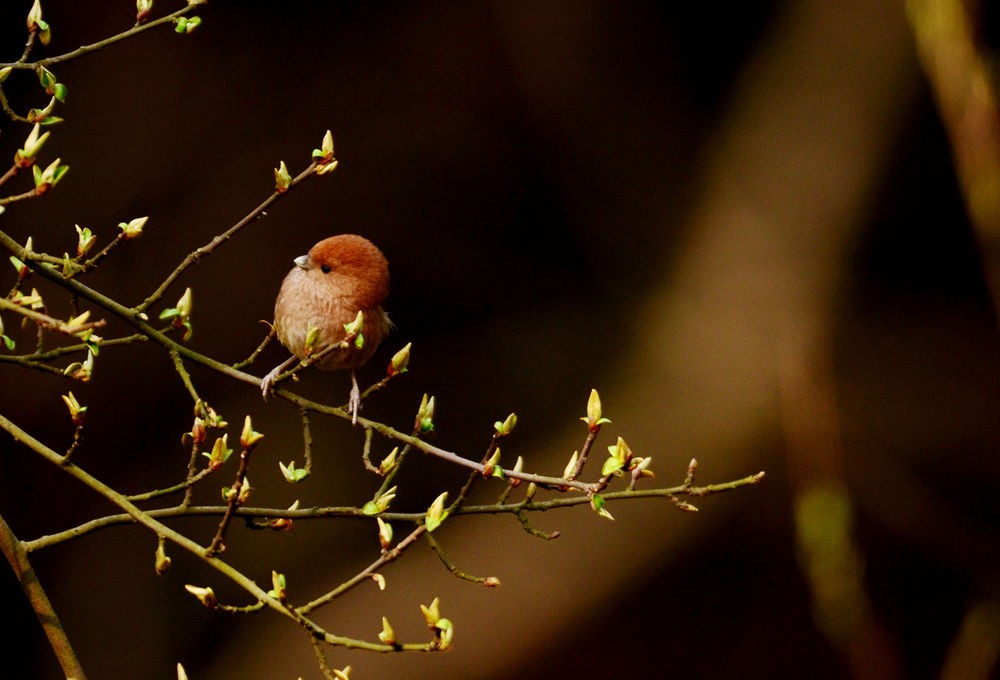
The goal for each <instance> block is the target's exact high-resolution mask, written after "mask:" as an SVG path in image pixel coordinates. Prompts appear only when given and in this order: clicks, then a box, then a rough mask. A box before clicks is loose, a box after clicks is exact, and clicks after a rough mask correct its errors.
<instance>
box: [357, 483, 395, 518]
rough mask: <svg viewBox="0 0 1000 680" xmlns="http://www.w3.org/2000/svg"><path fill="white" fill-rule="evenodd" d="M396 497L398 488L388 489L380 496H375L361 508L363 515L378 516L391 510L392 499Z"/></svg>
mask: <svg viewBox="0 0 1000 680" xmlns="http://www.w3.org/2000/svg"><path fill="white" fill-rule="evenodd" d="M395 497H396V487H392V488H390V489H386V490H385V491H383V492H382V493H380V494H379V495H377V496H375V498H373V499H372V500H370V501H368V502H367V503H365V504H364V506H363V507H362V508H361V514H363V515H369V516H371V515H378V514H380V513H383V512H385V511H386V510H388V509H389V504H390V503H392V499H393V498H395Z"/></svg>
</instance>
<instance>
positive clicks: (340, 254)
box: [261, 234, 391, 422]
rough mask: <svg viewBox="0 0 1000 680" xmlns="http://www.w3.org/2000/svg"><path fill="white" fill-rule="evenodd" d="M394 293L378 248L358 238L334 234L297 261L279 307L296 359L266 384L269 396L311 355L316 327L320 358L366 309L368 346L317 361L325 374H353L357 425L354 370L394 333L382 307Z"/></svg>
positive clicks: (280, 329)
mask: <svg viewBox="0 0 1000 680" xmlns="http://www.w3.org/2000/svg"><path fill="white" fill-rule="evenodd" d="M388 295H389V264H388V262H386V259H385V257H384V256H383V255H382V252H381V251H380V250H379V249H378V248H376V247H375V246H374V245H373V244H372V243H371V242H370V241H368V240H367V239H365V238H363V237H361V236H357V235H356V234H341V235H338V236H331V237H330V238H327V239H324V240H322V241H320V242H319V243H317V244H316V245H314V246H313V247H312V249H311V250H310V251H309V254H308V255H302V256H301V257H297V258H295V267H293V268H292V270H291V271H290V272H288V275H287V276H285V280H284V281H283V282H282V284H281V290H280V291H279V292H278V299H277V300H276V301H275V303H274V330H275V333H276V334H277V336H278V340H280V341H281V344H282V345H284V346H285V347H287V348H288V349H289V351H291V352H292V354H293V356H292V357H290V358H289V359H288V360H287V361H285V362H284V363H283V364H281V365H280V366H277V367H275V369H274V370H272V371H271V372H270V373H268V374H267V375H266V376H265V377H264V379H263V380H262V381H261V391H262V392H263V394H264V398H265V399H266V398H267V394H268V391H269V390H270V388H271V383H272V382H274V379H275V378H276V377H277V376H278V374H280V373H281V372H282V371H284V370H285V369H286V368H288V367H289V366H290V365H291V364H292V363H293V362H294V361H295V360H296V359H304V358H305V357H306V336H307V335H308V333H309V329H310V328H312V327H315V328H317V329H318V330H319V334H318V337H317V339H316V342H315V343H314V345H313V348H312V354H314V355H315V354H317V353H319V352H320V351H322V350H323V348H325V347H328V346H330V345H335V344H337V343H340V342H342V341H343V340H344V339H345V338H346V336H347V333H346V331H345V330H344V325H345V324H349V323H351V322H352V321H354V319H355V318H356V316H357V313H358V311H359V310H360V311H362V312H364V326H363V328H362V331H361V332H362V335H363V336H364V344H363V346H362V347H361V348H358V347H356V346H355V345H354V343H351V344H350V346H348V347H346V348H340V349H335V350H332V351H331V352H329V353H327V354H325V355H324V356H323V357H322V358H321V359H320V360H319V361H317V362H316V366H318V367H319V368H322V369H324V370H328V371H337V370H348V371H350V372H351V399H350V408H351V413H352V417H353V419H354V421H355V422H357V414H358V406H359V403H360V393H359V390H358V383H357V379H356V377H355V375H354V369H356V368H357V367H359V366H361V365H362V364H363V363H365V362H366V361H368V359H369V358H371V356H372V354H373V353H374V352H375V350H376V348H378V346H379V344H380V343H381V342H382V340H384V339H385V337H386V335H388V334H389V329H390V327H391V324H390V322H389V317H388V315H386V313H385V311H384V310H383V309H382V303H383V302H384V301H385V298H386V297H387V296H388Z"/></svg>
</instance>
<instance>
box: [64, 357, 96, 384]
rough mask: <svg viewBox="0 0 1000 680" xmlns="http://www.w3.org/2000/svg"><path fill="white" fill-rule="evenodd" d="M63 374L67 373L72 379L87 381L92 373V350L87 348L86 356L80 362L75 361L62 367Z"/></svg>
mask: <svg viewBox="0 0 1000 680" xmlns="http://www.w3.org/2000/svg"><path fill="white" fill-rule="evenodd" d="M63 375H68V376H69V377H71V378H73V379H74V380H79V381H80V382H87V381H89V380H90V378H91V377H93V375H94V352H93V350H90V349H88V350H87V358H86V360H85V361H84V362H83V363H82V364H81V363H80V362H78V361H76V362H73V363H72V364H70V365H69V366H67V367H66V368H64V369H63Z"/></svg>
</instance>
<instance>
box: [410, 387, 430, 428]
mask: <svg viewBox="0 0 1000 680" xmlns="http://www.w3.org/2000/svg"><path fill="white" fill-rule="evenodd" d="M413 427H414V429H415V430H416V431H417V432H420V433H421V434H424V433H427V432H433V431H434V397H428V396H427V394H424V396H423V398H421V400H420V406H419V407H418V408H417V418H416V422H415V423H414V425H413Z"/></svg>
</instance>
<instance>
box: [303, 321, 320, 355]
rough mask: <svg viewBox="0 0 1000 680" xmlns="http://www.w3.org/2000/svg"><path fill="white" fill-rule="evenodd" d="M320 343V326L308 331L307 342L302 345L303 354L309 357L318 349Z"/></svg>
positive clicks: (311, 327) (312, 327)
mask: <svg viewBox="0 0 1000 680" xmlns="http://www.w3.org/2000/svg"><path fill="white" fill-rule="evenodd" d="M318 341H319V326H310V327H309V329H308V330H307V331H306V340H305V342H304V343H303V345H302V353H303V354H305V355H306V356H309V355H310V354H312V353H313V351H314V350H315V349H316V343H317V342H318Z"/></svg>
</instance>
